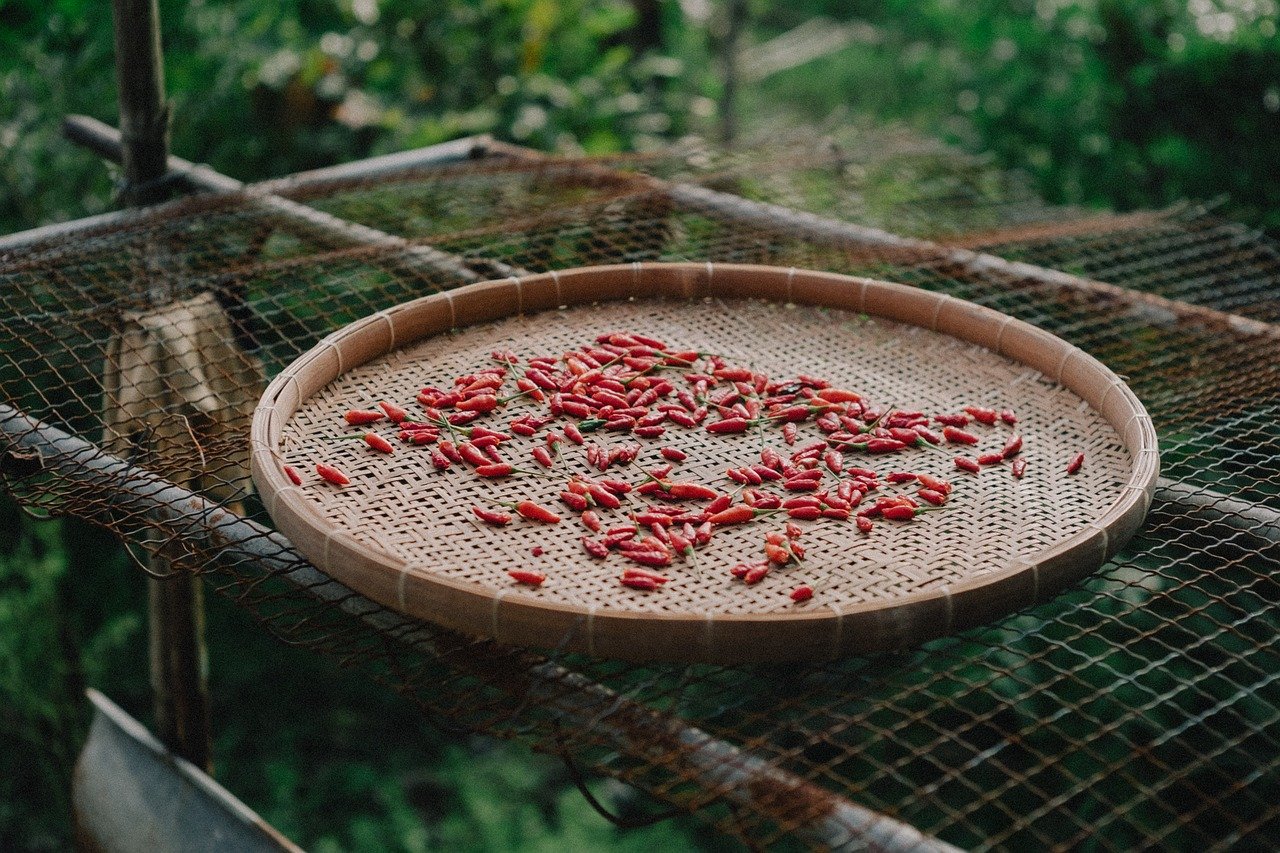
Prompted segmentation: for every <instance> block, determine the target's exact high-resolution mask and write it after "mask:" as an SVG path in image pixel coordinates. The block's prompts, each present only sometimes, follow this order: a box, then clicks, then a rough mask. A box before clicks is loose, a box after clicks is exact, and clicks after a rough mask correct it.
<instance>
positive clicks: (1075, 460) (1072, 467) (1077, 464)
mask: <svg viewBox="0 0 1280 853" xmlns="http://www.w3.org/2000/svg"><path fill="white" fill-rule="evenodd" d="M1082 467H1084V454H1083V453H1077V454H1076V455H1075V456H1072V457H1071V461H1070V462H1068V463H1067V473H1068V474H1074V473H1076V472H1077V471H1079V470H1080V469H1081V468H1082Z"/></svg>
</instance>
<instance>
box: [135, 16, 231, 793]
mask: <svg viewBox="0 0 1280 853" xmlns="http://www.w3.org/2000/svg"><path fill="white" fill-rule="evenodd" d="M111 10H112V16H113V19H114V34H115V36H114V37H115V52H116V62H115V67H116V83H117V88H118V92H119V104H120V140H121V146H120V149H121V151H120V154H121V156H120V162H121V164H122V165H123V166H124V174H125V186H124V192H123V193H122V194H121V197H122V200H123V201H124V202H125V203H126V204H130V205H145V204H152V203H155V202H157V201H160V200H162V199H163V198H164V197H165V195H166V194H167V192H168V189H167V188H166V186H165V185H164V180H163V179H164V178H165V175H166V174H167V172H168V166H167V163H168V156H169V105H168V104H167V103H166V102H165V99H164V66H163V63H162V60H161V53H160V12H159V9H158V8H157V2H156V0H112V4H111ZM148 559H149V560H150V561H151V563H152V565H151V567H150V568H151V574H150V575H148V577H147V625H148V635H149V639H150V659H151V687H152V700H153V704H154V707H155V716H156V728H157V732H156V733H157V735H158V736H159V738H160V740H161V741H162V742H163V743H164V744H165V745H166V746H167V747H168V748H169V749H170V750H172V751H173V752H174V753H176V754H178V755H180V756H182V757H183V758H185V759H187V760H188V761H190V762H191V763H192V764H194V765H195V766H196V767H199V768H201V769H204V770H206V771H208V770H211V769H212V762H213V755H212V732H211V729H210V717H209V685H208V666H207V652H206V649H205V635H204V601H203V598H202V590H201V587H200V579H199V578H197V577H195V576H193V575H189V574H184V573H182V572H169V571H167V566H166V565H165V563H166V562H167V561H166V560H165V559H164V558H163V557H162V556H158V555H155V556H150V557H148Z"/></svg>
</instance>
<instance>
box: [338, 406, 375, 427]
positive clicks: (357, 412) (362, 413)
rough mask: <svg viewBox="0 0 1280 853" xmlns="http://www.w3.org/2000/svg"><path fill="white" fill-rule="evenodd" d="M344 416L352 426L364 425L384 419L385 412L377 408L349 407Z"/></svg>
mask: <svg viewBox="0 0 1280 853" xmlns="http://www.w3.org/2000/svg"><path fill="white" fill-rule="evenodd" d="M342 417H343V418H344V419H345V420H346V422H347V423H349V424H351V425H352V426H363V425H364V424H372V423H377V422H378V421H380V420H382V418H383V413H382V412H379V411H377V410H375V409H349V410H348V411H347V412H346V414H344V415H343V416H342Z"/></svg>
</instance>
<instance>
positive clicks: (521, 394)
mask: <svg viewBox="0 0 1280 853" xmlns="http://www.w3.org/2000/svg"><path fill="white" fill-rule="evenodd" d="M541 390H542V389H541V388H530V389H529V390H528V391H517V392H516V393H514V394H512V395H511V396H509V397H499V398H498V405H499V406H505V405H506V404H507V403H510V402H511V401H512V400H519V399H520V398H521V397H527V396H529V395H530V394H532V393H533V392H534V391H541Z"/></svg>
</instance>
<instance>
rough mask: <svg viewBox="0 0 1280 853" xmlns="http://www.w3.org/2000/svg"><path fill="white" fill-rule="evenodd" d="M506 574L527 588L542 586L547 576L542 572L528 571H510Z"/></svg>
mask: <svg viewBox="0 0 1280 853" xmlns="http://www.w3.org/2000/svg"><path fill="white" fill-rule="evenodd" d="M507 574H508V575H510V576H511V577H512V579H513V580H515V581H517V582H518V583H522V584H527V585H529V586H542V584H543V583H544V582H545V581H546V579H547V576H546V575H544V574H543V573H542V572H534V571H530V570H529V569H512V570H511V571H509V572H507Z"/></svg>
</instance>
